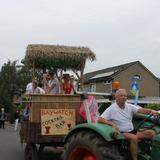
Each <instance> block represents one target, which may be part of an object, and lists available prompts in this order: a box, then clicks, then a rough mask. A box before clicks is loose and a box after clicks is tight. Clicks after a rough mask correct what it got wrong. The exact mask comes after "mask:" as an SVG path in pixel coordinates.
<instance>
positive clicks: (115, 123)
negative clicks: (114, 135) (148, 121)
mask: <svg viewBox="0 0 160 160" xmlns="http://www.w3.org/2000/svg"><path fill="white" fill-rule="evenodd" d="M115 99H116V102H115V103H113V104H112V105H111V106H109V107H108V108H107V109H106V110H105V111H104V112H103V113H102V115H101V116H100V117H99V119H98V122H100V123H105V124H108V125H111V126H112V127H114V128H116V129H118V130H119V131H120V132H121V133H122V134H123V135H124V137H125V139H126V140H127V141H129V142H130V152H131V157H132V160H137V144H138V141H139V140H141V139H143V138H153V137H154V136H155V132H154V131H152V130H145V131H143V132H137V133H136V134H134V132H133V131H134V128H133V124H132V117H133V115H134V114H135V113H136V112H140V113H144V114H153V115H157V114H158V112H157V111H155V110H151V109H147V108H142V107H140V106H135V105H133V104H129V103H126V100H127V93H126V90H125V89H119V90H117V92H116V94H115Z"/></svg>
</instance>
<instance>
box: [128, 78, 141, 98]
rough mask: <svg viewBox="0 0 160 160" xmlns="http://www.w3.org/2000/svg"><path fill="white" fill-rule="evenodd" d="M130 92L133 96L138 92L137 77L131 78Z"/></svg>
mask: <svg viewBox="0 0 160 160" xmlns="http://www.w3.org/2000/svg"><path fill="white" fill-rule="evenodd" d="M130 92H131V93H132V95H133V96H136V95H137V94H138V92H139V77H137V76H134V77H133V78H132V79H131V83H130Z"/></svg>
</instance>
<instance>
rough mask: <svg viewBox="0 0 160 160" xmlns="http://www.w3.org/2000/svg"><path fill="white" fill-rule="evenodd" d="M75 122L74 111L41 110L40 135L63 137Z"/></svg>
mask: <svg viewBox="0 0 160 160" xmlns="http://www.w3.org/2000/svg"><path fill="white" fill-rule="evenodd" d="M75 121H76V119H75V109H41V134H42V135H65V134H67V133H68V131H69V130H70V129H71V128H72V127H73V126H75Z"/></svg>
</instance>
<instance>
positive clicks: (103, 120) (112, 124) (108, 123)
mask: <svg viewBox="0 0 160 160" xmlns="http://www.w3.org/2000/svg"><path fill="white" fill-rule="evenodd" d="M98 122H99V123H104V124H107V125H110V126H112V127H114V128H117V129H118V127H117V125H116V124H114V123H113V122H111V121H109V120H106V119H104V118H102V117H99V118H98Z"/></svg>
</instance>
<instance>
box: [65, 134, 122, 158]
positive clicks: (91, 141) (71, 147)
mask: <svg viewBox="0 0 160 160" xmlns="http://www.w3.org/2000/svg"><path fill="white" fill-rule="evenodd" d="M62 159H63V160H120V159H121V158H120V153H119V151H118V147H117V145H115V143H114V142H106V141H105V140H104V139H103V138H102V137H101V136H99V135H98V134H97V133H94V132H92V131H81V132H77V133H75V134H73V135H72V136H70V137H69V138H68V140H67V142H66V144H65V146H64V151H63V154H62Z"/></svg>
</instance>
